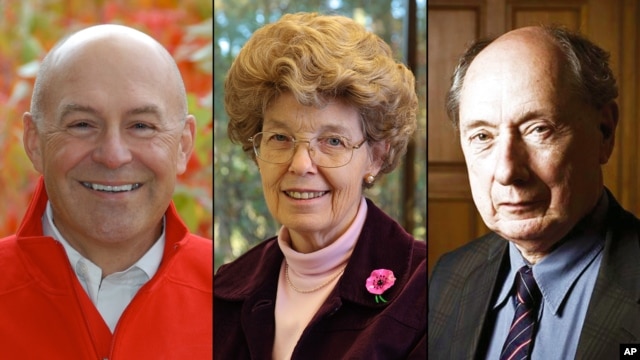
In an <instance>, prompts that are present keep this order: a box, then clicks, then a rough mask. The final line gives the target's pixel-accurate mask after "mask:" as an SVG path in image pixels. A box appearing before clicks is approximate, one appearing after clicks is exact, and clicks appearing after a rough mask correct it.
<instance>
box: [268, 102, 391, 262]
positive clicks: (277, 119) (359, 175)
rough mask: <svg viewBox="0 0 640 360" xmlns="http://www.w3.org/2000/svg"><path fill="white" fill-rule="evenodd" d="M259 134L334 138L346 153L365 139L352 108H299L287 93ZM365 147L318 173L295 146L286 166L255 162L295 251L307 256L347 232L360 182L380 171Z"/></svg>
mask: <svg viewBox="0 0 640 360" xmlns="http://www.w3.org/2000/svg"><path fill="white" fill-rule="evenodd" d="M262 131H263V132H273V133H278V134H282V135H287V136H291V137H293V138H294V139H296V140H310V139H313V138H316V137H327V136H330V137H331V138H332V139H333V138H335V137H336V136H338V137H342V138H344V139H346V140H347V142H348V145H349V147H351V146H353V145H357V144H360V143H361V142H362V141H363V139H364V133H363V129H362V122H361V120H360V116H359V114H358V111H357V108H355V107H354V106H351V105H348V104H346V103H344V102H341V101H339V100H334V101H332V102H330V103H328V104H327V105H326V106H325V107H323V108H320V109H318V108H315V107H313V106H304V105H301V104H300V103H298V102H297V100H296V99H295V97H294V96H293V95H292V94H290V93H285V94H283V95H281V96H279V97H278V98H277V99H276V100H275V101H274V102H273V103H272V104H271V105H270V106H269V107H268V108H267V110H266V111H265V113H264V123H263V128H262ZM369 146H370V145H369V143H368V142H365V143H364V144H363V145H362V146H361V147H360V148H359V149H355V150H353V157H352V158H351V161H350V162H349V163H347V164H346V165H344V166H342V167H337V168H324V167H318V166H317V165H316V164H315V163H314V161H313V160H312V158H311V156H310V153H309V144H308V143H307V142H301V143H299V144H298V145H297V146H296V147H295V151H294V153H293V157H292V158H291V160H290V161H288V162H286V163H283V164H272V163H268V162H265V161H263V160H261V159H260V158H258V159H257V161H258V166H259V168H260V175H261V177H262V187H263V190H264V196H265V200H266V202H267V206H268V207H269V211H270V212H271V214H272V215H273V216H274V217H275V219H276V220H277V221H278V222H280V223H281V224H283V225H284V226H285V227H286V228H287V229H288V230H289V233H290V235H291V240H292V246H293V248H294V249H295V250H297V251H299V252H302V253H309V252H312V251H315V250H318V249H321V248H323V247H325V246H327V245H329V244H330V243H332V242H333V241H334V240H336V239H337V238H338V237H339V236H340V235H341V234H342V233H344V232H345V231H346V229H347V228H348V227H349V225H350V224H351V222H352V221H353V219H354V217H355V216H356V214H357V212H358V207H359V204H360V199H361V197H362V182H363V179H364V178H365V177H366V176H367V175H369V174H372V175H377V174H378V171H379V170H380V164H379V163H380V162H379V161H374V160H373V159H372V158H371V156H370V147H369ZM314 151H315V152H316V153H317V152H318V151H319V150H318V149H314Z"/></svg>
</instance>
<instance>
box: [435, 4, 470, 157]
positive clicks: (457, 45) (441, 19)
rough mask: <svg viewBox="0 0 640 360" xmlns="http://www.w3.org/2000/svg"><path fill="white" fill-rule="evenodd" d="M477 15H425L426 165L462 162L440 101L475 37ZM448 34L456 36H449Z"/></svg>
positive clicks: (467, 12)
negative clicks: (426, 27) (426, 47)
mask: <svg viewBox="0 0 640 360" xmlns="http://www.w3.org/2000/svg"><path fill="white" fill-rule="evenodd" d="M478 22H479V13H478V9H477V8H473V7H471V8H469V7H462V8H460V9H449V8H444V9H431V10H430V11H429V14H428V22H427V24H429V35H428V54H429V55H428V66H429V69H428V71H429V76H428V78H429V96H428V100H427V105H428V106H427V111H428V118H429V119H438V121H429V122H428V133H427V134H434V135H435V134H437V136H429V141H428V152H429V154H428V159H429V162H463V161H464V158H463V157H462V151H461V150H460V147H459V146H457V144H458V143H457V141H458V140H457V135H456V134H455V132H454V130H453V127H452V126H451V124H450V123H449V121H447V114H446V110H445V105H444V99H445V96H446V92H447V89H448V88H449V82H450V77H451V74H452V73H453V70H454V67H455V64H456V59H457V58H458V57H459V56H460V54H462V51H464V49H465V47H466V46H467V45H469V41H470V39H475V38H476V37H477V36H478ZM452 34H456V35H455V36H452Z"/></svg>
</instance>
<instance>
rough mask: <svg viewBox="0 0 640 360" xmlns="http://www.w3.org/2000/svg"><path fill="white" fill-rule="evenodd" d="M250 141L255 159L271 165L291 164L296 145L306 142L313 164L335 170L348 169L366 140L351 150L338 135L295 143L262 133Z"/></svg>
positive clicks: (293, 140)
mask: <svg viewBox="0 0 640 360" xmlns="http://www.w3.org/2000/svg"><path fill="white" fill-rule="evenodd" d="M249 141H251V142H252V143H253V150H254V151H255V153H256V156H257V157H258V158H259V159H260V160H263V161H266V162H268V163H272V164H284V163H287V162H289V161H291V159H293V154H294V153H295V151H296V147H297V144H298V143H303V142H306V143H308V144H309V148H308V151H309V156H310V157H311V160H312V161H313V163H314V164H316V165H317V166H319V167H323V168H337V167H341V166H345V165H347V164H348V163H349V162H350V161H351V158H352V157H353V151H354V150H356V149H360V147H361V146H362V144H364V143H365V142H366V141H367V139H364V140H362V141H361V142H360V143H359V144H358V145H355V146H352V145H349V142H348V141H347V139H345V138H344V137H342V136H340V135H326V136H324V135H323V136H318V137H315V138H313V139H310V140H296V139H295V138H294V137H293V136H289V135H284V134H279V133H275V132H269V131H265V132H259V133H257V134H255V135H253V136H252V137H250V138H249Z"/></svg>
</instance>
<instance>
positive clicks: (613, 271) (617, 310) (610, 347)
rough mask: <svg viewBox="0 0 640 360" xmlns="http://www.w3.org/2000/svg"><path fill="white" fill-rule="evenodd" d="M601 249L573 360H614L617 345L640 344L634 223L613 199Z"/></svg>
mask: <svg viewBox="0 0 640 360" xmlns="http://www.w3.org/2000/svg"><path fill="white" fill-rule="evenodd" d="M609 199H610V200H611V201H612V202H613V204H612V206H611V207H610V211H609V216H608V219H609V221H608V222H607V224H608V227H607V232H606V239H605V248H604V253H603V258H602V263H601V265H600V270H599V272H598V278H597V280H596V284H595V287H594V290H593V295H592V296H591V301H590V302H589V308H588V310H587V314H586V317H585V321H584V325H583V327H582V332H581V334H580V341H579V343H578V349H577V351H576V359H604V358H614V357H616V356H617V355H616V354H618V352H619V348H620V344H624V343H638V342H640V306H639V305H638V303H639V301H640V247H639V244H640V242H639V237H638V232H639V231H640V228H639V227H638V220H637V219H636V218H635V217H634V216H633V215H631V214H630V213H628V212H626V211H624V210H623V209H622V208H621V207H620V206H619V205H618V204H617V203H616V202H615V200H613V197H612V196H610V197H609Z"/></svg>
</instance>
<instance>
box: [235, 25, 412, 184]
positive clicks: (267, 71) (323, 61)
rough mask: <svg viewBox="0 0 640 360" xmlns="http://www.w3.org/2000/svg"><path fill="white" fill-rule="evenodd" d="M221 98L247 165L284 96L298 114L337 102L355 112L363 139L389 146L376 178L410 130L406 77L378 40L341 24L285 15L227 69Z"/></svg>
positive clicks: (401, 149) (392, 162)
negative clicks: (298, 107)
mask: <svg viewBox="0 0 640 360" xmlns="http://www.w3.org/2000/svg"><path fill="white" fill-rule="evenodd" d="M224 90H225V95H224V103H225V110H226V111H227V114H228V115H229V126H228V132H229V138H230V139H231V140H232V141H233V142H235V143H239V144H242V147H243V149H244V151H245V152H246V153H248V154H249V155H250V156H251V157H252V159H253V160H254V161H255V160H256V158H255V154H254V153H253V148H252V145H251V142H250V141H249V140H248V139H249V137H251V136H253V135H255V134H256V133H258V132H260V131H262V124H263V114H264V112H265V110H266V109H267V108H268V107H269V105H270V104H271V103H272V102H273V101H274V100H275V99H276V98H277V97H278V96H279V95H281V94H283V93H285V92H290V93H291V94H293V96H295V98H296V99H297V101H298V102H299V103H300V104H302V105H305V106H316V107H322V106H323V105H325V104H326V103H327V102H328V101H331V100H332V99H336V98H337V99H341V100H343V101H346V102H347V103H348V104H350V105H353V106H355V107H356V108H357V109H358V110H359V112H360V114H361V117H362V119H363V124H364V129H363V130H364V133H365V137H366V139H367V140H368V141H369V142H372V143H378V142H384V143H387V144H389V151H388V152H387V153H386V154H374V156H378V157H383V159H382V160H383V161H382V168H381V170H380V173H381V174H382V173H389V172H391V171H392V170H393V169H394V168H395V167H396V166H397V165H398V163H399V162H400V158H401V157H402V156H403V155H404V153H405V152H406V149H407V143H408V141H409V138H410V136H411V135H412V134H413V132H414V131H415V128H416V109H417V106H418V98H417V95H416V91H415V79H414V76H413V74H412V73H411V71H410V70H409V69H407V67H405V66H404V65H403V64H401V63H399V62H396V61H395V60H394V59H393V56H392V52H391V49H390V48H389V46H388V45H387V44H386V43H385V42H384V41H383V40H382V39H380V38H379V37H378V36H376V35H375V34H373V33H370V32H368V31H366V29H365V28H364V27H362V26H361V25H359V24H357V23H356V22H355V21H353V20H352V19H349V18H347V17H343V16H333V15H331V16H328V15H319V14H316V13H297V14H287V15H284V16H282V18H280V20H278V21H277V22H275V23H272V24H268V25H265V26H264V27H262V28H260V29H258V30H257V31H256V32H255V33H254V34H253V36H252V37H251V39H249V41H248V42H247V43H246V44H245V46H244V47H243V48H242V50H241V51H240V53H239V54H238V56H237V58H236V59H235V61H234V62H233V64H232V66H231V69H230V70H229V72H228V74H227V78H226V79H225V84H224ZM376 160H380V159H378V158H377V159H376ZM365 185H366V184H365Z"/></svg>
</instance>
